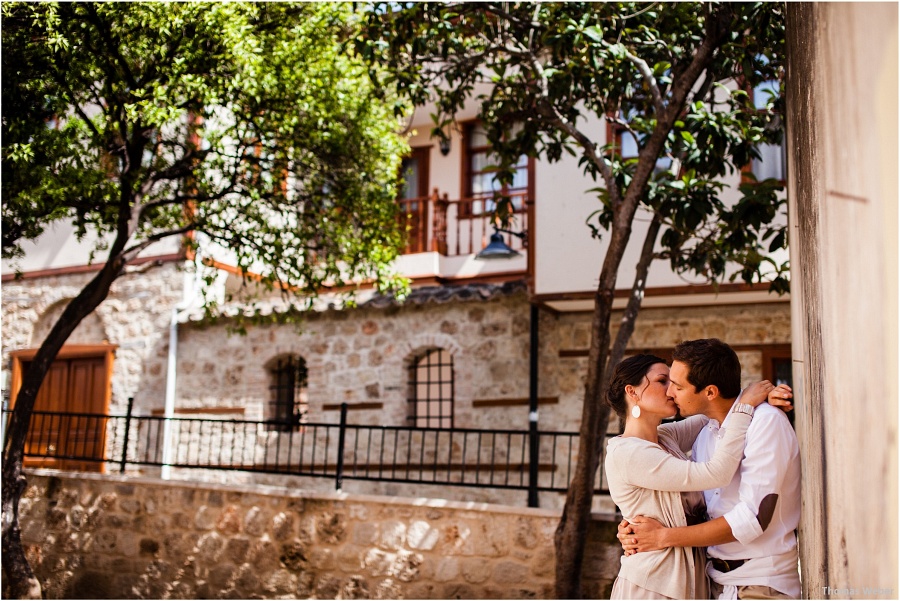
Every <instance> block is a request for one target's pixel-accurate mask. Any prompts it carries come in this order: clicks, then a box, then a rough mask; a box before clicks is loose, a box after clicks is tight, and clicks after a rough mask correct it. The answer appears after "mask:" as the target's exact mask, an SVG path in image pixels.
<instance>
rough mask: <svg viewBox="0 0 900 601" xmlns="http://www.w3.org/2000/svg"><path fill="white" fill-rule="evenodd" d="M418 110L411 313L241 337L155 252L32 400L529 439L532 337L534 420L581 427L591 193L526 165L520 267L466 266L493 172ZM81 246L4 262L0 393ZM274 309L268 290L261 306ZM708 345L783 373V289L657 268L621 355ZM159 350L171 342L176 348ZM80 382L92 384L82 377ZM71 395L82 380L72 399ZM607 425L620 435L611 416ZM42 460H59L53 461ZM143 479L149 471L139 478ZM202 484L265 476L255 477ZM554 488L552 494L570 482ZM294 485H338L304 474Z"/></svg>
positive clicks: (71, 283)
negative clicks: (211, 319)
mask: <svg viewBox="0 0 900 601" xmlns="http://www.w3.org/2000/svg"><path fill="white" fill-rule="evenodd" d="M427 115H428V112H427V111H421V112H419V113H417V115H416V117H415V119H414V121H413V123H412V128H411V137H410V145H411V148H412V152H411V154H410V156H409V158H408V159H407V160H406V162H405V165H404V168H405V171H404V172H405V173H406V174H407V182H406V188H405V191H404V193H403V194H402V196H404V198H402V199H401V200H400V201H399V202H400V203H401V205H402V206H403V208H404V215H405V216H406V219H407V223H406V225H407V226H409V231H410V238H409V244H408V246H407V248H406V250H405V253H404V254H403V256H402V257H400V259H399V260H398V262H397V265H396V267H397V269H398V271H400V272H401V273H404V274H405V275H407V276H408V277H410V278H411V280H412V284H413V292H412V294H411V296H410V297H409V299H408V300H407V301H406V302H405V303H402V304H400V303H397V302H394V301H392V300H390V299H385V298H380V297H376V296H374V295H373V293H372V292H371V291H363V292H361V293H360V294H359V296H358V299H357V306H356V307H354V308H340V305H339V303H338V304H337V305H335V304H330V305H329V304H328V302H329V299H325V300H324V301H323V302H321V303H319V304H317V306H316V308H315V309H314V310H312V311H309V312H308V314H307V315H306V316H305V318H304V320H303V321H302V323H301V324H300V325H299V326H295V325H274V324H273V325H257V326H251V327H250V328H249V329H248V331H247V333H246V335H237V334H232V333H231V332H230V330H231V329H232V328H231V327H230V326H231V324H230V322H229V319H228V317H227V316H228V314H229V311H236V310H239V309H238V308H237V307H233V306H232V307H229V306H227V305H226V306H224V308H223V312H222V314H223V319H221V320H219V321H217V322H216V323H215V324H212V325H210V324H208V323H205V322H204V321H203V320H202V319H200V317H199V311H198V310H197V309H196V296H197V290H196V285H195V283H194V281H193V279H192V276H191V269H190V268H191V263H190V262H188V261H187V260H186V259H185V255H184V253H183V252H182V251H181V249H180V248H178V247H177V246H169V247H164V248H161V249H157V250H155V251H154V253H153V254H152V255H148V256H144V257H143V258H141V259H140V261H139V263H138V264H136V265H134V266H132V267H130V268H129V269H131V270H132V271H131V272H129V273H127V274H126V275H125V276H124V277H122V278H120V279H119V280H118V281H117V282H116V283H115V284H114V286H113V288H112V290H111V293H110V297H109V299H108V300H107V301H105V302H104V303H103V304H102V305H101V307H100V309H99V310H98V311H97V312H96V313H95V314H94V315H92V316H91V317H90V318H89V319H88V320H87V321H86V322H85V323H84V324H83V325H82V326H81V327H80V328H79V330H78V331H77V332H76V333H75V335H73V337H72V339H71V340H70V341H69V344H68V345H67V347H66V348H65V349H64V350H63V352H62V353H61V355H60V358H59V360H58V361H57V366H56V368H55V371H54V372H53V373H52V374H51V378H50V380H49V381H48V384H47V385H46V386H45V388H46V389H47V392H46V395H47V400H46V401H44V402H47V403H56V404H55V405H52V407H54V408H57V409H65V410H70V411H85V410H88V411H96V412H101V413H105V412H109V413H111V414H119V415H121V414H124V413H125V411H126V410H127V408H128V402H129V399H132V398H133V399H134V400H133V406H132V411H133V413H134V415H140V416H151V417H162V416H169V417H178V418H183V419H187V418H194V419H201V418H205V419H219V420H276V421H287V422H294V423H293V427H299V423H300V422H301V421H302V422H304V423H336V422H337V421H338V420H339V418H340V406H341V404H342V403H346V404H347V405H348V412H347V418H346V419H347V423H348V424H356V425H360V424H378V425H384V426H396V427H405V426H420V427H421V426H428V427H440V428H448V427H451V426H452V427H454V428H457V429H465V428H482V429H494V430H498V429H512V430H521V431H525V430H527V429H528V427H529V419H530V414H532V409H533V407H531V406H530V402H532V403H533V402H534V401H533V400H532V399H530V398H529V397H530V386H531V383H530V375H529V373H530V361H531V358H530V353H531V337H532V334H535V335H536V339H537V341H538V344H537V347H536V349H535V352H536V354H537V357H536V365H537V368H536V370H535V375H534V377H535V378H536V380H537V381H536V382H535V385H536V390H537V399H536V405H537V410H538V411H537V417H538V427H539V428H540V430H542V431H544V430H547V431H559V432H577V430H578V427H579V421H580V415H581V400H582V395H583V381H584V380H583V378H584V374H585V373H586V360H587V359H586V358H587V353H588V344H589V326H590V317H591V309H592V300H591V299H592V298H593V294H594V287H595V283H596V278H597V275H598V273H599V269H600V260H601V258H602V256H603V252H604V250H605V248H604V245H603V243H601V242H598V241H597V240H595V239H594V238H592V236H591V233H590V230H589V229H588V228H587V227H586V226H585V225H584V223H585V219H586V218H587V216H588V215H590V214H591V212H593V211H594V210H595V208H596V203H597V200H596V198H595V197H594V196H593V195H592V194H590V193H586V192H585V189H586V188H589V187H590V184H589V183H588V182H587V181H585V180H584V178H583V176H582V175H581V171H580V168H579V167H578V164H577V160H575V159H574V158H570V159H564V160H562V161H560V162H558V163H554V164H552V165H551V164H549V163H546V162H544V161H541V160H528V161H525V162H523V164H522V165H520V168H519V173H518V174H517V176H516V183H515V186H517V187H516V188H515V189H514V190H511V194H512V197H513V201H514V206H515V207H516V213H515V215H514V219H513V223H512V225H511V226H510V227H512V228H514V229H515V230H517V231H519V232H527V239H528V243H527V247H526V245H525V244H524V243H523V241H522V240H521V239H520V238H518V237H516V236H512V235H509V236H507V239H506V241H507V243H508V244H510V245H511V246H512V247H513V248H515V249H516V250H517V251H518V254H517V255H516V256H513V257H511V258H508V259H503V260H495V261H479V260H475V255H476V253H478V252H479V251H480V250H481V249H482V248H483V247H484V245H485V243H486V242H487V239H488V237H489V234H490V233H491V222H490V220H489V209H490V203H491V201H490V199H489V197H488V196H486V195H485V194H482V193H480V192H479V191H480V190H481V189H482V188H481V187H479V186H483V184H484V182H483V181H482V180H483V179H484V177H486V175H485V173H483V172H480V171H479V170H478V165H479V164H480V163H479V160H480V158H483V156H482V155H484V153H485V152H486V139H485V137H484V133H483V131H482V130H481V129H480V127H479V124H478V122H477V121H475V120H474V112H473V113H472V114H461V115H459V122H458V123H457V124H456V126H455V127H454V128H452V129H451V137H450V144H449V145H448V146H447V145H445V146H443V147H441V148H439V147H438V145H437V144H436V143H435V142H434V141H433V140H432V139H430V138H429V136H428V133H427V132H428V131H429V129H430V126H429V124H428V123H429V122H428V117H427ZM592 127H594V128H595V129H596V132H595V133H596V135H597V136H598V137H599V138H600V139H602V137H603V136H604V135H611V134H610V131H608V130H607V128H606V125H605V124H603V123H594V124H593V125H592ZM739 178H740V174H736V175H735V176H734V177H733V179H732V180H729V181H728V182H726V183H727V184H728V185H730V186H731V189H732V190H731V192H730V193H731V194H736V188H737V184H738V183H739V181H740V180H739ZM636 228H637V231H635V233H634V235H633V236H632V242H631V247H634V248H629V251H628V254H627V255H626V259H625V261H624V262H623V267H622V273H620V276H619V281H620V282H625V283H630V282H631V281H632V280H633V270H634V260H635V257H636V256H637V255H636V253H637V248H636V247H637V246H638V245H639V244H640V241H641V239H642V235H641V234H642V232H640V231H639V230H640V228H641V222H640V220H639V221H638V223H637V224H636ZM88 246H89V245H88V244H81V245H79V244H76V243H75V241H74V240H73V236H72V232H71V231H69V230H67V229H65V228H63V227H61V228H58V229H56V230H53V231H51V232H48V233H47V234H45V235H44V236H43V237H42V238H41V239H39V240H38V241H36V243H35V244H34V245H33V247H32V248H30V249H29V250H28V251H27V252H26V256H25V258H24V259H23V260H21V261H20V262H19V263H17V264H15V265H12V264H4V266H3V299H2V303H3V314H4V324H3V334H4V335H3V349H2V352H3V375H4V390H5V391H7V392H11V393H12V395H13V397H14V395H15V392H16V391H17V387H18V385H19V381H20V376H21V369H22V366H23V365H25V364H27V361H28V360H29V358H30V357H31V356H32V355H33V350H34V349H36V348H37V347H38V346H39V344H40V342H41V340H42V338H43V335H44V334H45V333H46V332H47V331H48V329H49V326H50V325H51V324H52V323H53V322H54V319H55V318H56V317H57V316H58V315H59V313H60V311H61V310H62V308H63V307H64V305H65V302H66V301H67V300H68V299H71V298H72V297H74V295H75V294H76V293H77V292H78V290H79V289H80V287H81V286H83V285H84V283H85V282H86V281H87V278H88V277H89V276H90V272H91V269H92V267H90V266H88V265H87V250H88V248H87V247H88ZM145 254H146V253H145ZM15 270H18V272H19V273H18V275H17V274H16V273H15ZM220 275H221V277H220V278H219V280H218V283H217V286H218V288H219V290H218V291H219V293H221V294H224V291H226V290H227V291H236V290H239V289H240V285H241V283H240V278H239V277H238V276H236V275H235V274H234V273H232V272H230V271H229V270H228V268H227V266H225V268H224V269H223V271H221V274H220ZM626 285H627V284H626ZM620 292H621V293H622V295H621V297H620V298H618V299H617V301H616V302H617V306H619V307H620V308H621V307H624V301H625V299H626V295H627V290H621V291H620ZM331 300H334V299H331ZM263 304H264V305H265V303H263ZM278 310H279V306H278V302H277V299H272V300H271V302H270V303H269V305H268V308H265V309H264V312H267V311H268V312H277V311H278ZM533 310H534V311H533ZM532 316H535V323H534V324H532ZM615 323H617V319H616V317H615V316H614V319H613V324H615ZM532 326H533V327H532ZM532 330H534V332H533V331H532ZM701 337H719V338H722V339H724V340H726V341H727V342H729V343H730V344H732V345H733V346H734V348H735V349H736V350H737V352H738V354H739V355H740V358H741V361H742V364H743V367H744V374H743V379H744V381H745V382H749V381H753V380H756V379H760V378H763V377H765V378H769V379H772V380H775V379H781V380H789V379H790V372H791V369H790V368H791V361H790V343H791V337H790V308H789V299H788V298H787V297H778V296H777V295H774V294H770V293H769V292H768V291H767V286H766V285H758V286H745V285H736V284H723V285H721V286H719V287H718V288H713V287H711V286H710V285H708V284H707V283H705V282H686V281H685V280H684V279H683V278H682V277H680V276H676V275H675V274H673V273H672V272H671V271H669V270H668V269H667V268H666V267H665V266H664V265H662V264H659V265H655V266H654V267H653V269H652V270H651V274H650V277H649V278H648V284H647V289H646V295H645V299H644V303H643V309H642V312H641V315H640V316H639V318H638V322H637V329H636V331H635V333H634V335H633V337H632V339H631V342H630V345H629V349H630V352H635V351H643V350H645V351H651V352H654V353H657V354H660V355H661V356H663V357H667V355H668V353H669V352H670V351H671V349H672V347H673V346H674V345H675V344H676V343H677V342H679V341H680V340H685V339H691V338H701ZM171 340H176V341H177V342H176V344H175V345H174V346H172V345H170V341H171ZM79 370H80V371H79ZM82 372H84V373H89V374H90V376H89V377H80V376H78V375H77V374H78V373H82ZM73 383H74V384H73ZM73 385H74V386H79V387H81V389H79V391H78V392H74V390H75V389H74V388H72V386H73ZM50 397H52V398H53V399H54V400H52V401H51V400H49V399H50ZM84 399H91V400H90V401H86V400H84ZM612 421H613V423H612V426H611V427H612V428H613V429H615V428H616V427H618V424H617V423H615V420H612ZM119 427H120V429H121V426H119ZM133 434H134V433H132V435H133ZM95 435H97V436H100V435H101V434H100V433H99V432H98V433H95ZM121 435H122V432H120V431H119V432H118V433H117V434H116V436H111V435H110V434H109V433H107V434H106V438H107V440H106V441H105V442H104V443H103V444H105V445H106V446H107V447H110V445H115V444H121V441H119V442H116V440H115V438H116V437H117V436H119V437H120V436H121ZM168 435H169V436H172V433H171V432H170V433H169V434H168ZM229 436H232V435H229ZM283 438H284V436H283V432H282V433H281V434H279V433H278V431H277V428H275V429H273V428H261V429H260V433H259V435H258V436H257V439H258V440H257V443H256V446H257V447H259V448H268V447H267V445H276V446H277V445H281V444H282V443H281V442H279V441H281V440H282V439H283ZM229 440H232V438H229ZM273 441H274V442H273ZM141 444H144V445H145V447H146V444H148V443H146V442H145V443H141ZM185 444H187V443H185ZM524 444H525V443H524V442H523V441H518V440H517V441H516V442H514V443H509V445H508V446H510V449H507V450H505V451H503V453H505V460H506V461H508V462H509V463H514V464H516V465H518V466H519V467H520V468H521V464H522V461H521V458H520V459H519V461H513V455H515V454H516V453H519V452H520V451H521V452H524V448H521V447H522V445H524ZM517 445H518V446H517ZM101 446H102V445H101ZM513 447H515V448H513ZM554 450H559V449H556V447H552V448H551V447H549V446H548V447H546V448H545V447H543V446H542V447H541V451H540V453H541V461H542V466H543V467H542V468H541V469H544V470H545V471H548V473H549V471H554V473H556V474H557V476H558V478H562V479H565V478H566V477H567V475H566V474H565V473H564V472H563V471H560V470H561V467H560V466H559V465H558V464H559V461H561V460H553V459H552V458H551V455H553V453H554ZM145 451H146V449H145ZM173 452H174V451H173ZM567 452H569V453H573V452H574V449H569V450H568V451H567ZM423 453H424V451H423ZM51 454H52V453H51ZM520 454H521V453H520ZM423 457H424V455H423ZM429 457H430V458H433V457H432V455H429ZM482 459H483V460H484V461H496V460H497V458H496V456H492V457H481V456H479V458H478V460H479V461H481V460H482ZM448 461H450V462H451V463H452V462H453V459H452V458H448ZM162 462H163V463H168V460H166V461H162ZM36 463H37V464H38V465H44V466H54V465H57V466H58V462H56V461H54V460H52V459H45V460H41V461H37V462H36ZM82 467H84V466H82ZM154 469H155V468H154V467H150V466H145V467H144V468H143V471H144V472H145V473H148V472H149V473H153V470H154ZM165 471H166V470H164V472H165ZM192 474H193V475H191V476H187V475H185V474H181V476H179V477H198V472H196V470H195V471H194V472H192ZM207 477H210V478H213V479H217V480H229V479H237V480H246V479H256V480H261V481H270V480H271V478H270V477H269V476H265V475H261V474H252V475H251V474H248V473H243V474H240V475H239V474H236V473H224V472H214V473H210V474H207ZM560 482H561V481H559V480H557V481H556V482H555V483H556V484H558V485H561V486H562V487H563V488H564V487H565V485H564V484H561V483H560ZM305 485H308V486H311V487H313V488H315V487H333V483H330V482H327V481H325V480H316V479H312V480H310V481H308V482H306V483H305ZM345 486H346V487H347V488H348V490H359V491H360V492H389V493H393V494H401V493H404V492H407V493H408V492H410V491H411V490H412V489H415V490H416V491H418V492H416V493H415V494H417V495H430V494H435V495H438V494H439V495H441V496H446V497H450V498H459V499H463V500H465V499H475V500H482V501H503V502H509V503H514V504H524V493H523V492H522V491H506V492H503V491H498V490H492V489H491V488H483V489H479V488H465V489H460V490H458V491H457V490H454V489H452V488H450V489H447V488H441V489H439V488H436V487H431V488H430V489H429V488H428V487H425V489H422V488H421V487H415V486H405V485H401V484H385V483H376V482H345ZM562 499H563V495H562V493H560V492H550V491H545V492H544V493H542V494H541V498H540V504H541V506H545V507H558V506H559V505H560V503H561V502H562ZM598 503H599V506H604V507H606V508H611V507H610V506H608V505H603V501H602V500H601V501H598Z"/></svg>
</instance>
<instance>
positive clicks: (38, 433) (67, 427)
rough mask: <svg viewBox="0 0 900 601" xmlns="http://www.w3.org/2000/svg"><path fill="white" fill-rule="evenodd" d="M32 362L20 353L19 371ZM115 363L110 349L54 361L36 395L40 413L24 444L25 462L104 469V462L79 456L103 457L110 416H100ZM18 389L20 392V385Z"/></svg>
mask: <svg viewBox="0 0 900 601" xmlns="http://www.w3.org/2000/svg"><path fill="white" fill-rule="evenodd" d="M61 355H63V353H61ZM15 359H16V358H15V357H14V360H15ZM29 363H30V361H29V360H27V359H25V358H20V359H19V360H18V365H17V366H16V367H17V368H18V369H15V370H14V375H21V374H22V373H24V372H25V370H26V369H27V368H28V365H29ZM110 368H111V353H103V354H93V356H75V357H71V358H60V359H57V360H56V361H54V362H53V365H51V367H50V371H49V372H48V373H47V377H46V378H45V379H44V382H43V384H42V385H41V388H40V390H39V391H38V395H37V399H36V400H35V406H34V411H35V414H34V415H33V417H32V420H31V427H30V430H29V433H28V438H27V439H26V443H25V455H26V458H25V466H26V467H46V468H54V469H66V470H82V471H102V470H103V466H104V464H103V463H102V462H101V461H84V460H80V458H97V459H101V458H102V457H103V454H104V451H105V447H106V426H107V421H108V420H107V418H105V417H101V416H104V415H105V414H106V412H107V409H108V405H109V380H110V378H109V376H110ZM13 389H14V390H15V391H16V392H17V387H13ZM42 412H53V413H65V414H67V415H58V414H54V415H44V414H42ZM66 457H69V458H70V459H66ZM73 457H74V458H79V459H71V458H73Z"/></svg>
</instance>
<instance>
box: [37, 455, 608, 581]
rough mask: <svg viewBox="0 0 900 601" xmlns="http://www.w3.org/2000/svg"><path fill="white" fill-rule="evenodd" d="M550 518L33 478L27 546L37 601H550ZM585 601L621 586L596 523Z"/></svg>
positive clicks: (365, 499) (419, 503)
mask: <svg viewBox="0 0 900 601" xmlns="http://www.w3.org/2000/svg"><path fill="white" fill-rule="evenodd" d="M558 520H559V514H558V512H554V511H547V510H538V509H511V508H503V507H498V506H489V505H483V504H478V503H460V502H450V501H437V500H431V501H428V500H423V499H417V500H413V499H402V498H388V497H372V496H359V495H346V494H326V493H299V492H288V491H287V490H286V489H278V488H274V487H264V486H254V487H237V488H236V487H227V486H223V485H212V484H196V483H183V482H166V481H161V480H152V479H147V478H137V479H134V478H132V479H129V478H124V477H117V476H108V475H78V476H77V477H73V476H72V475H66V474H62V473H59V474H54V473H53V472H46V471H44V472H37V473H32V474H30V475H29V486H28V488H27V490H26V492H25V495H24V498H23V499H22V505H21V523H22V527H23V542H24V543H25V545H26V551H27V554H28V557H29V560H30V562H31V565H32V567H33V568H34V569H35V572H36V574H37V576H38V578H39V579H40V580H41V583H42V585H43V587H44V595H45V598H52V599H59V598H94V599H105V598H122V599H131V598H153V599H164V598H180V599H215V598H242V599H262V598H265V599H278V598H319V599H405V598H414V599H527V598H540V599H546V598H552V584H553V578H554V566H555V559H554V551H553V532H554V529H555V528H556V525H557V523H558ZM589 541H590V542H589V544H588V548H587V553H586V557H585V565H586V569H585V573H586V574H587V577H586V581H585V585H584V593H585V595H586V597H587V598H608V594H609V590H610V588H611V586H612V580H613V579H614V578H615V575H616V573H617V572H618V566H619V556H620V547H619V545H618V542H617V541H616V539H615V524H614V522H612V521H608V520H603V519H600V518H599V517H598V518H595V520H594V523H593V524H592V527H591V531H590V533H589Z"/></svg>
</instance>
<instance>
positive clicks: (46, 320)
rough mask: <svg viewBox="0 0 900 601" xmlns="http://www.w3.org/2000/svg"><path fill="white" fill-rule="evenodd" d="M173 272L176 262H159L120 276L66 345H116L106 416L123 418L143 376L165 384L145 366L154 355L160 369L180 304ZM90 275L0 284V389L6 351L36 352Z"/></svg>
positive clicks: (6, 375)
mask: <svg viewBox="0 0 900 601" xmlns="http://www.w3.org/2000/svg"><path fill="white" fill-rule="evenodd" d="M178 269H179V264H178V263H164V264H162V265H158V266H153V267H149V268H148V267H147V266H142V267H141V268H140V270H139V271H138V272H130V273H126V274H125V275H123V276H122V277H120V278H119V279H118V280H116V281H115V283H113V286H112V288H111V289H110V293H109V296H108V297H107V299H106V300H104V301H103V303H102V304H101V305H100V306H99V307H98V308H97V310H96V311H95V312H94V313H92V314H91V315H89V316H88V317H87V318H85V320H84V321H83V322H82V323H81V325H79V327H78V328H77V329H76V330H75V332H73V333H72V336H70V338H69V340H68V341H67V344H98V343H108V344H115V345H117V346H118V349H117V350H116V356H115V362H114V364H113V374H112V382H111V386H112V391H111V393H112V394H111V400H110V411H113V412H116V413H124V411H125V407H126V406H127V402H128V398H129V397H132V396H136V395H139V394H140V392H141V390H142V389H143V387H144V386H145V385H146V380H147V378H148V376H149V377H153V378H156V379H160V378H161V379H163V380H165V371H156V372H155V373H149V372H147V371H146V366H149V365H150V364H151V362H152V361H151V360H152V359H158V358H159V357H160V356H161V357H162V364H163V365H165V356H166V352H167V350H168V324H169V319H170V315H171V310H172V306H173V305H174V304H175V303H177V302H179V301H180V300H181V286H182V275H181V274H180V273H179V271H178ZM94 275H95V274H93V273H75V274H65V275H56V276H47V277H41V278H28V279H22V280H18V281H17V280H12V281H9V282H4V284H3V297H2V310H3V337H2V339H3V350H2V356H3V381H4V382H5V383H6V385H5V386H4V388H6V386H8V385H9V378H10V358H9V353H10V351H14V350H20V349H27V348H37V347H39V346H40V345H41V343H42V342H43V340H44V337H45V336H46V335H47V333H48V332H49V331H50V328H51V327H52V326H53V325H54V323H55V322H56V319H57V318H58V317H59V315H60V314H61V313H62V311H63V309H64V308H65V306H66V305H67V304H68V302H69V301H70V300H72V299H73V298H74V297H75V296H77V295H78V293H79V292H81V289H82V288H83V287H84V286H85V285H86V284H87V283H88V282H89V281H90V280H91V278H92V277H94Z"/></svg>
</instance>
